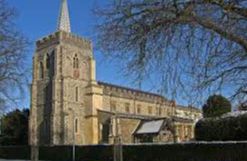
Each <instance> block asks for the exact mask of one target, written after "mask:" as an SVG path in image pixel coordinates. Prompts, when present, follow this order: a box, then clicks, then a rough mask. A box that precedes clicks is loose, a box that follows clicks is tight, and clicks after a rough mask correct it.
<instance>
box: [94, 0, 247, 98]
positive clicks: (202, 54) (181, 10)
mask: <svg viewBox="0 0 247 161" xmlns="http://www.w3.org/2000/svg"><path fill="white" fill-rule="evenodd" d="M96 14H97V15H98V16H99V18H100V23H99V24H98V25H97V28H96V29H97V31H98V32H97V33H98V35H97V36H98V37H97V38H98V43H97V45H98V47H100V49H102V51H104V52H105V53H107V54H106V55H107V56H109V57H110V58H114V59H118V61H119V60H120V62H123V65H124V66H123V67H124V69H126V73H127V74H130V75H131V76H132V77H134V78H135V80H144V79H145V80H146V79H151V80H152V79H153V80H155V83H156V84H157V85H159V87H162V89H164V90H163V91H164V92H165V93H166V94H168V95H170V96H177V95H179V96H180V97H181V96H182V97H186V98H187V96H189V98H194V100H196V99H195V98H197V97H198V96H200V97H201V96H203V94H205V93H207V94H209V93H214V92H217V91H222V90H223V91H227V92H228V93H230V94H231V96H232V98H240V99H241V100H244V99H245V100H246V99H247V98H246V94H247V1H246V0H112V1H111V2H110V3H109V5H107V6H106V7H102V8H101V9H97V11H96ZM196 91H197V92H196ZM191 103H193V101H191Z"/></svg>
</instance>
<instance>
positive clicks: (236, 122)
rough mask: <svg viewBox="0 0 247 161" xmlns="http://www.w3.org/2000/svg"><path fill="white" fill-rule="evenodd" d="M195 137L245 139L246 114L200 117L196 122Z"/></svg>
mask: <svg viewBox="0 0 247 161" xmlns="http://www.w3.org/2000/svg"><path fill="white" fill-rule="evenodd" d="M195 138H196V140H198V141H241V140H247V114H244V115H240V116H238V117H225V118H207V119H202V120H200V121H198V122H197V124H196V128H195Z"/></svg>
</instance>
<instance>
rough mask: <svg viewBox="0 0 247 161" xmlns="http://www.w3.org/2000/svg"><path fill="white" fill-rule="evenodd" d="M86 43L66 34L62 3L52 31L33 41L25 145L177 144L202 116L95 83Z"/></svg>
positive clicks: (162, 99) (66, 18)
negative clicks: (29, 104)
mask: <svg viewBox="0 0 247 161" xmlns="http://www.w3.org/2000/svg"><path fill="white" fill-rule="evenodd" d="M95 68H96V63H95V59H94V55H93V47H92V43H91V41H90V40H87V39H84V38H82V37H80V36H77V35H75V34H73V33H71V29H70V19H69V11H68V5H67V1H66V0H62V1H61V9H60V16H59V22H58V28H57V31H56V32H55V33H53V34H51V35H48V36H46V37H43V38H41V39H40V40H38V41H37V42H36V50H35V54H34V57H33V80H32V85H31V116H30V130H29V132H30V144H32V145H36V144H39V145H71V144H75V145H86V144H108V143H109V144H111V143H113V142H114V139H116V138H118V139H119V140H120V141H121V142H122V143H142V142H173V141H177V142H182V141H189V140H191V139H193V137H194V124H195V122H196V120H197V119H199V118H201V116H202V115H201V111H200V110H198V109H196V108H194V107H183V106H180V105H177V104H176V102H175V101H173V100H168V99H166V98H165V97H163V96H161V95H158V94H155V93H150V92H144V91H140V90H136V89H131V88H127V87H122V86H119V85H113V84H110V83H105V82H100V81H98V80H96V73H95Z"/></svg>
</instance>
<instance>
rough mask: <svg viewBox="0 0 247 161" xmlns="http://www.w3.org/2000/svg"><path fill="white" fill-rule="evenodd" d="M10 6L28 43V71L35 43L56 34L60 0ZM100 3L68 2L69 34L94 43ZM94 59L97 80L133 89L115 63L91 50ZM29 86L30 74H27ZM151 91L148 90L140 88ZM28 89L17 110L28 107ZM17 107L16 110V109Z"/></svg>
mask: <svg viewBox="0 0 247 161" xmlns="http://www.w3.org/2000/svg"><path fill="white" fill-rule="evenodd" d="M7 2H8V4H9V5H10V6H11V7H14V8H15V9H16V11H17V13H18V16H17V18H16V20H15V22H16V26H17V27H18V29H20V30H21V32H22V33H23V34H24V35H25V36H27V38H28V39H29V40H30V41H31V45H30V47H29V51H28V53H27V54H28V59H27V63H28V64H27V65H28V67H29V68H30V69H31V67H32V56H33V54H34V50H35V41H36V40H38V39H40V38H42V37H44V36H47V35H49V34H51V33H53V32H55V31H56V27H57V23H58V15H59V8H60V0H7ZM105 3H106V1H102V0H68V5H69V10H70V20H71V28H72V32H73V33H74V34H76V35H79V36H82V37H84V38H87V39H90V40H92V42H93V44H95V42H96V41H95V40H94V31H95V28H94V27H95V24H96V22H97V18H96V17H95V16H94V14H93V12H92V10H93V9H94V8H95V5H105ZM94 56H95V59H96V63H97V65H96V69H97V71H96V76H97V80H100V81H104V82H109V83H112V84H117V85H122V86H127V87H133V86H132V85H131V83H130V82H131V78H126V77H123V76H122V75H121V72H119V71H120V70H121V69H120V67H119V66H118V65H117V63H114V62H113V63H111V64H110V63H109V62H107V61H106V59H105V58H104V57H103V54H102V53H100V52H99V51H98V50H97V49H94ZM30 83H31V74H30ZM143 89H144V90H146V91H150V88H148V87H146V88H145V87H143ZM29 94H30V93H29V91H28V90H27V92H26V96H24V100H21V101H20V104H18V106H19V107H18V108H29V106H30V97H29ZM15 108H16V107H15Z"/></svg>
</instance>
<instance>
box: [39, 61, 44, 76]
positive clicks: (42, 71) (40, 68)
mask: <svg viewBox="0 0 247 161" xmlns="http://www.w3.org/2000/svg"><path fill="white" fill-rule="evenodd" d="M43 78H44V66H43V63H42V62H40V63H39V79H43Z"/></svg>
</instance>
